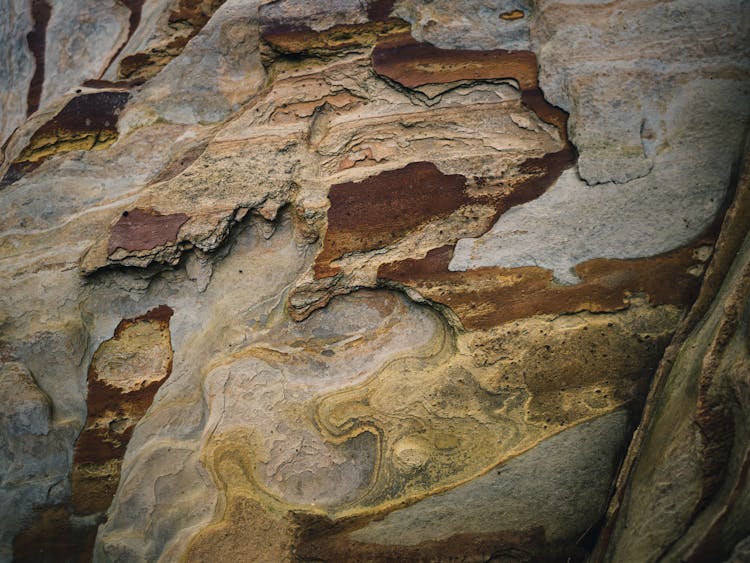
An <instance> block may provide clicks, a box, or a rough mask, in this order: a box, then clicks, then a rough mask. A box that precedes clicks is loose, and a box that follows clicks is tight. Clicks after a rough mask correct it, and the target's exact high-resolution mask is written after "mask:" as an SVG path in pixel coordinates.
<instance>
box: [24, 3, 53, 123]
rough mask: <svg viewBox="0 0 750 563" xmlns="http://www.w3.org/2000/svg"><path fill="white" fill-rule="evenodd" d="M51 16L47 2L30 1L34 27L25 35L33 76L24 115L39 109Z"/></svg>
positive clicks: (50, 8) (50, 9)
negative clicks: (30, 55)
mask: <svg viewBox="0 0 750 563" xmlns="http://www.w3.org/2000/svg"><path fill="white" fill-rule="evenodd" d="M51 15H52V7H51V6H50V4H49V2H47V0H31V18H32V19H33V20H34V27H33V28H32V30H31V31H30V32H29V33H28V34H27V35H26V42H27V43H28V45H29V50H30V51H31V54H32V55H33V56H34V64H35V66H34V74H33V76H32V77H31V83H30V84H29V91H28V93H27V95H26V115H31V114H32V113H34V112H35V111H36V110H38V109H39V102H40V100H41V99H42V87H43V86H44V51H45V49H46V46H47V24H48V23H49V18H50V16H51Z"/></svg>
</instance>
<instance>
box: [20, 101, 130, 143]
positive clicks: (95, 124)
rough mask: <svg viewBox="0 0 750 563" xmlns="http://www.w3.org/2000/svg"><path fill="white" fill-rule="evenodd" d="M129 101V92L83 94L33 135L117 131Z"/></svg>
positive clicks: (66, 105)
mask: <svg viewBox="0 0 750 563" xmlns="http://www.w3.org/2000/svg"><path fill="white" fill-rule="evenodd" d="M129 98H130V94H129V93H128V92H118V91H103V92H92V93H89V94H81V95H80V96H76V97H75V98H73V99H72V100H70V101H69V102H68V103H67V104H65V107H64V108H63V109H61V110H60V111H59V112H58V113H57V115H55V117H53V118H52V119H51V120H49V121H48V122H47V123H45V124H44V125H42V126H41V127H40V128H39V129H37V131H36V132H35V133H34V136H37V135H43V134H49V133H54V132H56V131H99V130H111V131H116V130H117V119H118V117H119V114H120V111H121V110H122V108H123V107H125V104H126V103H127V101H128V99H129ZM32 140H33V137H32Z"/></svg>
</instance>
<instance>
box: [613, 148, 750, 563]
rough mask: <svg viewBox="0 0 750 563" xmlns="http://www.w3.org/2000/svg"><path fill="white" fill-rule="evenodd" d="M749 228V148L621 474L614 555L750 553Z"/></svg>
mask: <svg viewBox="0 0 750 563" xmlns="http://www.w3.org/2000/svg"><path fill="white" fill-rule="evenodd" d="M748 233H750V158H748V157H747V156H746V158H745V166H744V170H743V173H742V176H741V178H740V182H739V186H738V189H737V194H736V196H735V201H734V204H733V205H732V207H731V208H730V209H729V211H728V213H727V216H726V220H725V223H724V228H723V229H722V233H721V236H720V238H719V240H718V242H717V246H716V259H715V260H714V261H713V262H712V264H711V269H710V270H709V272H708V273H707V283H706V284H705V286H704V291H703V292H702V293H701V296H700V298H699V300H698V301H697V302H696V304H695V305H694V307H693V310H692V311H691V313H690V315H689V316H688V317H687V319H686V320H685V321H684V322H683V324H682V325H681V327H680V330H679V332H678V334H677V335H676V337H675V340H674V341H673V343H672V344H671V346H670V348H669V350H668V351H667V353H666V355H665V357H664V359H663V360H662V363H661V365H660V366H659V372H658V374H657V377H656V379H655V381H654V387H653V389H652V391H651V397H650V401H649V407H650V408H648V409H647V410H646V413H645V415H644V419H643V423H642V426H641V430H639V432H638V433H637V434H636V439H635V440H634V441H633V443H632V444H631V447H630V451H629V452H628V457H627V459H626V463H625V465H624V468H623V471H622V472H621V475H620V477H619V478H618V484H619V488H618V492H617V494H616V495H615V497H614V499H613V502H612V505H611V507H610V510H609V519H608V520H609V521H608V525H607V528H606V534H605V535H604V537H603V539H602V541H601V542H600V546H599V552H600V553H599V556H600V559H602V560H604V561H629V560H633V561H655V560H661V559H663V560H667V561H675V560H678V561H708V560H725V559H726V560H731V561H735V560H737V561H742V560H744V558H746V557H747V548H746V547H742V543H741V542H742V540H743V539H744V538H746V537H747V536H748V535H750V520H749V519H748V512H747V511H748V506H750V439H749V438H750V436H749V435H748V428H747V424H748V414H749V410H750V402H749V400H750V338H748V336H749V334H750V333H749V332H748V319H749V318H750V235H749V234H748ZM721 280H723V281H721ZM720 281H721V283H720V284H719V282H720ZM744 543H745V544H746V542H744ZM735 544H737V549H736V550H734V555H732V551H733V547H734V546H735Z"/></svg>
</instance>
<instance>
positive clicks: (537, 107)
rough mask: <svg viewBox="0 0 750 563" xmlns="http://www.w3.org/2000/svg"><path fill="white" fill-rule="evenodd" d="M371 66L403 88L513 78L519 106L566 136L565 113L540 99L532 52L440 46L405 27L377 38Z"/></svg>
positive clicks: (542, 95) (535, 63) (541, 97)
mask: <svg viewBox="0 0 750 563" xmlns="http://www.w3.org/2000/svg"><path fill="white" fill-rule="evenodd" d="M372 67H373V68H374V69H375V72H377V73H378V74H379V75H381V76H384V77H386V78H388V79H390V80H393V81H394V82H398V83H399V84H401V85H402V86H406V87H407V88H417V87H419V86H425V85H427V84H443V83H449V82H457V81H459V80H502V79H510V80H515V81H516V82H517V83H518V87H519V88H520V90H521V101H522V102H523V103H524V105H526V106H527V107H528V108H529V109H530V110H532V111H533V112H534V113H536V114H537V115H538V116H539V118H540V119H542V120H543V121H545V122H547V123H550V124H551V125H554V126H555V127H557V128H558V129H559V130H560V133H561V135H562V136H563V139H565V140H567V118H568V114H567V113H565V112H564V111H562V110H561V109H560V108H557V107H555V106H553V105H552V104H550V103H549V102H548V101H547V100H545V99H544V94H543V93H542V91H541V89H540V88H539V81H538V78H539V77H538V72H537V60H536V55H535V54H534V53H533V52H531V51H506V50H504V49H494V50H490V51H474V50H469V49H441V48H439V47H435V46H434V45H432V44H431V43H419V42H417V41H416V40H415V39H414V38H413V37H412V36H411V34H410V33H408V32H406V33H401V34H397V35H393V36H390V37H386V38H384V39H383V40H381V41H380V42H378V44H377V45H376V46H375V48H374V49H373V51H372Z"/></svg>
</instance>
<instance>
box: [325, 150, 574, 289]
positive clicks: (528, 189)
mask: <svg viewBox="0 0 750 563" xmlns="http://www.w3.org/2000/svg"><path fill="white" fill-rule="evenodd" d="M574 162H575V152H574V151H573V150H572V148H571V147H570V145H568V146H567V147H566V148H564V149H563V150H561V151H558V152H554V153H549V154H546V155H544V156H543V157H541V158H531V159H528V160H526V161H525V162H523V163H522V164H521V165H520V166H519V167H518V171H517V174H516V175H515V176H514V177H513V178H512V179H511V180H503V181H500V180H498V179H495V178H482V177H478V178H473V179H472V184H473V185H474V186H476V187H479V188H481V190H480V191H481V195H474V194H473V193H472V190H470V189H468V188H467V179H466V178H465V177H464V176H461V175H459V174H452V175H446V174H443V173H442V172H441V171H440V170H439V169H438V168H437V167H436V166H435V165H434V164H433V163H431V162H414V163H411V164H408V165H407V166H405V167H404V168H400V169H397V170H389V171H387V172H382V173H380V174H377V175H375V176H371V177H369V178H367V179H365V180H363V181H362V182H347V183H344V184H335V185H333V186H331V189H330V191H329V194H328V199H329V200H330V202H331V206H330V208H329V210H328V229H327V231H326V234H325V238H324V241H323V249H322V250H321V252H320V254H318V256H317V258H316V260H315V276H316V277H317V278H324V277H330V276H333V275H335V274H336V273H337V272H338V271H339V270H338V268H336V267H333V266H331V262H332V261H334V260H336V259H338V258H341V257H342V256H345V255H346V254H349V253H352V252H366V251H370V250H376V249H379V248H385V247H387V246H388V245H390V244H393V243H394V242H397V241H398V240H399V239H401V238H403V237H404V236H406V235H407V234H409V233H411V232H414V231H415V230H416V229H418V228H419V227H421V226H424V225H427V224H429V223H430V222H432V221H434V220H436V219H440V218H443V217H447V216H448V215H450V214H451V213H453V212H454V211H457V210H458V209H460V208H461V207H463V206H465V205H468V204H484V205H487V206H491V207H494V213H493V215H492V216H491V217H490V218H489V220H488V223H487V224H488V225H491V224H492V223H494V222H495V221H496V220H497V218H498V217H500V215H502V214H503V213H505V212H506V211H507V210H508V209H510V208H511V207H513V206H515V205H520V204H522V203H526V202H529V201H531V200H533V199H535V198H537V197H539V196H540V195H542V194H543V193H544V192H545V191H546V190H547V189H548V188H549V187H550V186H551V185H552V184H553V183H554V182H555V180H557V178H559V176H560V174H562V172H563V170H565V169H566V168H568V167H569V166H571V165H572V164H573V163H574ZM488 188H489V189H488ZM446 236H449V235H446ZM450 242H454V243H455V242H456V240H455V237H453V238H452V239H450Z"/></svg>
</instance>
